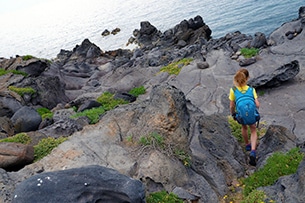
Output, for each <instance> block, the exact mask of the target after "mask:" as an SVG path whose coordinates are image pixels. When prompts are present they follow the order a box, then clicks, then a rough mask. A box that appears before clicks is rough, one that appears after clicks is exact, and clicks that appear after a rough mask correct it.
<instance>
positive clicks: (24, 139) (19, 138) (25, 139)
mask: <svg viewBox="0 0 305 203" xmlns="http://www.w3.org/2000/svg"><path fill="white" fill-rule="evenodd" d="M31 141H32V140H31V138H30V137H29V136H28V135H27V134H26V133H19V134H16V135H14V136H12V137H7V138H4V139H1V140H0V142H15V143H21V144H30V143H31Z"/></svg>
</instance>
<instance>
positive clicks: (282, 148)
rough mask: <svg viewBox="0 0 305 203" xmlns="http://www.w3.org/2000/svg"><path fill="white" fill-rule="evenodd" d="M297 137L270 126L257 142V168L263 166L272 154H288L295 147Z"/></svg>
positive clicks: (278, 127) (284, 129) (284, 130)
mask: <svg viewBox="0 0 305 203" xmlns="http://www.w3.org/2000/svg"><path fill="white" fill-rule="evenodd" d="M297 144H298V143H297V137H296V136H295V135H294V134H293V133H291V132H290V131H289V130H288V129H287V128H285V127H283V126H278V125H270V126H269V127H268V129H267V132H266V133H265V135H264V136H263V137H262V139H260V140H259V146H258V148H257V152H258V154H257V155H258V157H259V159H258V161H257V167H258V168H259V167H261V166H262V165H264V163H265V161H266V159H267V158H268V157H269V156H270V155H271V154H272V153H274V152H284V153H286V152H288V151H289V150H290V149H292V148H295V147H296V146H297Z"/></svg>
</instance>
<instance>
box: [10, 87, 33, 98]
mask: <svg viewBox="0 0 305 203" xmlns="http://www.w3.org/2000/svg"><path fill="white" fill-rule="evenodd" d="M8 89H9V90H11V91H13V92H16V93H17V94H19V95H20V96H23V95H25V94H31V95H32V94H35V93H36V91H35V90H34V89H33V88H31V87H15V86H9V87H8Z"/></svg>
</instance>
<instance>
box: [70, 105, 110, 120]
mask: <svg viewBox="0 0 305 203" xmlns="http://www.w3.org/2000/svg"><path fill="white" fill-rule="evenodd" d="M105 112H106V110H105V109H104V107H102V106H100V107H96V108H92V109H86V110H84V111H82V112H78V113H76V114H74V115H72V116H71V118H73V119H75V118H78V117H82V116H85V117H87V118H88V119H89V120H90V124H95V123H97V122H98V121H99V118H100V115H102V114H103V113H105Z"/></svg>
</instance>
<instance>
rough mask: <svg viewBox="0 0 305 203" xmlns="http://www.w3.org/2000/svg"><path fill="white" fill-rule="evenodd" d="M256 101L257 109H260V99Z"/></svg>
mask: <svg viewBox="0 0 305 203" xmlns="http://www.w3.org/2000/svg"><path fill="white" fill-rule="evenodd" d="M254 101H255V105H256V108H257V109H259V105H260V103H259V101H258V99H257V98H256V99H255V100H254Z"/></svg>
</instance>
